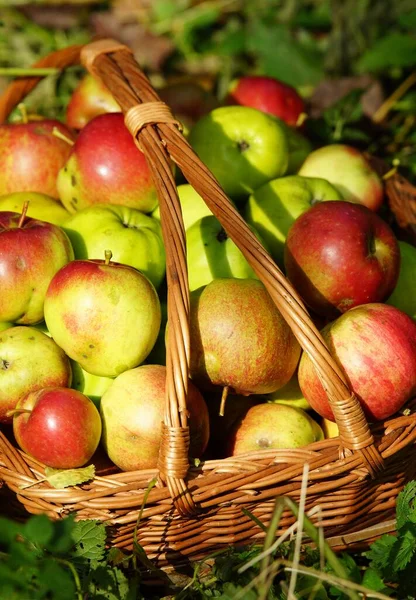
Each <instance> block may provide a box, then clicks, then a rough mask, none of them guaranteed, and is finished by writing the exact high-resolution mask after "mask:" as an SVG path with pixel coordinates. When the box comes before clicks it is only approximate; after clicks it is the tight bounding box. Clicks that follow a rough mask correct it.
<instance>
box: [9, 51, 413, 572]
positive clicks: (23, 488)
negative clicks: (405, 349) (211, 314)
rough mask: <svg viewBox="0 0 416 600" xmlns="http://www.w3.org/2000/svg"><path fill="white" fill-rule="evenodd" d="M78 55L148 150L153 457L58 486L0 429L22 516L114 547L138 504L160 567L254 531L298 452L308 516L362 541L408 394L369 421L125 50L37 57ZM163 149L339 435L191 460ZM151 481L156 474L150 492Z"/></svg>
mask: <svg viewBox="0 0 416 600" xmlns="http://www.w3.org/2000/svg"><path fill="white" fill-rule="evenodd" d="M80 60H81V62H82V64H84V66H85V67H86V68H87V69H88V70H89V71H90V72H92V73H93V74H94V75H95V76H97V77H100V78H101V79H102V80H103V81H104V82H105V84H106V86H107V87H108V89H109V90H110V91H111V93H112V94H113V95H114V97H115V99H116V100H117V102H118V103H119V104H120V106H121V108H122V110H123V112H124V113H125V116H126V124H127V125H128V127H129V129H130V131H131V132H132V135H133V136H134V138H135V140H136V143H137V144H138V145H139V144H140V148H141V149H142V150H143V152H144V153H145V155H146V158H147V161H148V164H149V166H150V169H151V172H152V175H153V179H154V183H155V185H156V188H157V191H158V196H159V202H160V212H161V223H162V230H163V238H164V243H165V247H166V254H167V283H168V319H169V337H168V343H167V373H168V375H167V391H166V410H165V418H164V427H163V435H164V437H163V442H162V444H161V450H160V455H159V464H158V469H155V470H146V471H136V472H125V473H122V472H118V471H114V472H103V473H100V474H99V475H97V476H96V477H95V479H94V480H93V481H92V482H91V483H89V484H86V485H81V486H77V487H72V488H66V489H62V490H57V489H54V488H52V487H50V486H49V485H48V484H47V483H46V482H45V481H44V480H43V477H44V467H43V465H42V464H40V463H39V462H37V461H36V460H34V459H33V458H31V457H29V456H27V455H25V454H24V453H23V452H21V451H20V450H18V449H16V447H15V446H14V445H13V442H12V441H11V440H10V439H8V438H7V437H6V435H5V434H4V433H0V480H1V479H2V480H3V481H4V483H5V484H6V486H7V488H8V489H9V490H11V491H12V492H14V493H15V494H16V497H17V499H18V500H19V502H20V503H21V504H22V506H24V507H25V509H26V510H27V511H28V512H29V513H41V512H42V513H47V514H48V515H49V516H50V517H52V518H59V517H62V516H64V515H67V514H68V513H70V512H74V511H75V512H76V514H77V518H79V519H87V518H88V519H99V520H101V521H104V522H106V523H108V524H110V525H111V527H110V528H109V531H110V535H111V538H110V543H111V544H112V545H114V546H118V547H120V548H126V549H127V548H132V545H133V531H134V529H135V526H136V522H137V519H138V516H139V513H140V509H141V508H142V505H143V503H144V501H145V506H144V509H143V512H142V515H141V519H140V526H139V528H138V532H137V540H138V542H139V543H140V544H141V545H142V546H143V547H144V549H145V550H146V552H147V554H148V556H149V558H151V559H153V560H154V561H155V563H156V564H158V565H159V566H161V567H163V568H168V566H169V565H175V566H177V565H179V564H183V563H186V562H188V561H189V560H194V559H200V558H202V557H206V556H207V555H208V554H210V553H212V552H213V551H215V550H218V549H220V548H224V547H226V546H227V545H230V544H237V543H252V542H254V541H256V540H258V541H260V540H261V539H262V537H263V536H264V532H263V530H262V529H261V528H260V527H259V526H258V525H257V524H256V523H255V522H254V521H253V519H252V518H250V516H248V515H247V512H246V511H243V509H244V508H246V509H248V511H250V512H251V513H252V514H253V515H255V517H257V518H258V519H260V521H262V522H263V523H264V524H265V525H267V523H268V522H269V519H270V516H271V514H272V510H273V506H274V501H275V498H276V497H277V496H279V495H288V496H290V497H292V498H294V499H295V500H298V499H299V496H300V490H301V482H302V473H303V469H304V464H305V463H306V462H307V463H308V464H309V475H308V491H307V497H306V510H309V509H311V508H312V507H313V506H317V505H319V507H320V512H319V515H318V516H319V522H320V523H321V524H322V525H323V526H324V528H325V534H326V536H327V538H328V539H329V540H330V541H331V543H332V544H333V546H335V547H336V548H345V547H348V546H350V545H351V544H353V545H356V544H360V543H362V542H363V541H364V542H365V540H370V539H372V538H374V537H376V536H378V535H379V534H380V533H382V532H384V531H389V530H392V529H393V528H394V512H395V503H396V498H397V494H398V493H399V491H400V490H401V489H402V488H403V486H404V484H405V483H406V482H407V481H409V480H411V479H412V478H414V477H415V476H416V461H415V460H413V452H414V442H415V440H416V417H415V414H414V408H415V406H416V403H412V402H410V403H409V404H408V406H407V410H406V411H405V413H403V414H400V415H398V416H395V417H394V418H391V419H389V420H387V421H386V422H385V423H378V424H377V425H376V426H374V427H371V428H370V426H369V424H368V423H367V421H366V418H365V416H364V413H363V411H362V409H361V406H360V404H359V402H358V401H357V399H356V397H355V396H354V395H353V394H352V393H351V391H350V389H349V387H348V384H347V381H346V379H345V376H344V374H343V372H342V371H341V370H340V368H339V366H338V365H337V363H336V362H335V361H334V359H333V358H332V356H331V355H330V353H329V351H328V349H327V347H326V345H325V343H324V342H323V339H322V337H321V335H320V334H319V332H318V330H317V329H316V327H315V326H314V324H313V322H312V321H311V319H310V317H309V315H308V313H307V311H306V309H305V307H304V305H303V303H302V301H301V299H300V298H299V296H298V295H297V293H296V292H295V291H294V290H293V288H292V286H291V285H290V283H289V282H288V281H287V280H286V278H285V277H284V275H283V274H282V272H281V271H280V270H279V269H278V267H277V266H276V265H275V263H274V262H273V261H272V259H271V258H270V256H269V255H268V254H267V253H266V251H265V250H264V249H263V247H262V246H261V244H260V243H259V241H258V240H257V239H256V238H255V237H254V235H253V234H252V233H251V231H250V229H249V228H248V226H247V225H246V223H245V222H244V220H243V219H242V217H241V216H240V215H239V214H238V212H237V211H236V210H235V209H234V208H233V206H232V205H231V203H230V202H229V200H228V199H227V197H226V196H225V194H224V192H223V191H222V189H221V188H220V186H219V184H218V182H217V181H216V180H215V178H214V177H213V175H212V174H211V173H210V172H209V171H208V170H207V168H206V167H205V166H204V165H203V164H202V163H201V162H200V160H199V159H198V158H197V156H196V155H195V154H194V152H193V151H192V149H191V148H190V146H189V144H188V143H187V141H186V140H185V138H184V137H183V136H182V134H181V133H180V131H179V128H178V126H177V123H176V122H175V121H174V119H173V117H172V115H171V114H170V112H169V110H167V107H166V106H165V105H163V103H160V101H159V98H158V96H157V94H156V93H155V91H154V90H153V89H152V87H151V85H150V83H149V81H148V80H147V78H146V77H145V76H144V74H143V73H142V72H141V70H140V68H139V66H138V65H137V63H136V62H135V60H134V58H133V56H132V53H131V51H130V50H129V49H128V48H127V47H125V46H122V45H120V44H119V43H117V42H114V41H111V40H100V41H98V42H94V43H92V44H89V45H87V46H85V47H83V48H81V47H70V48H67V49H66V50H64V51H59V52H57V53H54V54H52V55H50V56H48V57H46V58H44V59H42V60H41V61H39V63H37V65H36V66H54V67H61V68H64V67H67V66H70V65H73V64H77V63H79V61H80ZM38 80H39V79H38V78H35V77H32V78H25V79H22V80H19V81H16V82H14V83H13V84H12V85H11V86H10V87H9V88H8V90H7V91H6V93H5V94H4V95H3V97H2V98H1V99H0V122H2V121H4V120H5V119H6V118H7V116H8V114H9V113H10V111H11V110H12V108H13V107H14V106H15V105H16V104H17V103H18V102H20V101H21V100H22V98H23V97H24V96H25V95H26V94H27V93H28V92H29V91H30V90H31V89H32V88H33V87H34V86H35V85H36V83H37V82H38ZM170 160H173V161H174V162H175V163H176V164H177V165H178V166H179V167H180V169H181V171H182V173H183V174H184V176H185V177H186V179H187V180H188V182H189V183H190V184H191V185H192V186H193V187H194V188H195V189H196V190H197V192H198V193H199V194H200V195H201V196H202V197H203V198H204V200H205V202H206V203H207V205H208V206H209V208H210V209H211V210H212V212H213V213H214V215H215V216H216V217H217V218H218V219H219V221H220V222H221V224H222V225H223V227H224V228H225V230H226V232H227V234H228V235H229V237H230V238H231V239H232V240H234V242H235V243H236V244H237V245H238V246H239V248H240V249H241V251H242V252H243V254H244V256H245V257H246V259H247V260H248V262H249V263H250V265H251V266H252V267H253V269H254V271H255V272H256V273H257V275H258V277H259V278H260V279H261V280H262V281H263V283H264V285H265V286H266V288H267V290H268V292H269V293H270V295H271V297H272V298H273V300H274V302H275V304H276V305H277V307H278V308H279V310H280V311H281V313H282V315H283V316H284V318H285V319H286V321H287V322H288V323H289V325H290V327H291V328H292V330H293V332H294V334H295V336H296V337H297V339H298V340H299V343H300V344H301V346H302V347H303V349H304V350H305V351H306V352H307V353H308V354H309V356H310V357H311V359H312V361H313V363H314V365H315V368H316V369H317V371H318V373H319V375H320V379H321V381H322V383H323V385H324V387H325V390H326V392H327V395H328V398H329V400H330V402H331V406H332V408H333V411H334V414H335V416H336V421H337V424H338V427H339V431H340V436H339V437H338V438H335V439H329V440H325V441H322V442H319V443H315V444H312V445H310V446H307V447H305V448H301V449H296V450H264V451H261V452H256V453H250V454H247V455H243V456H239V457H233V458H227V459H223V460H210V461H206V462H202V463H201V464H199V465H198V466H191V465H189V460H188V445H189V431H188V427H187V410H186V398H187V381H188V366H189V323H188V318H189V291H188V281H187V270H186V255H185V252H186V250H185V232H184V227H183V222H182V216H181V210H180V203H179V200H178V197H177V192H176V187H175V182H174V179H173V175H172V170H171V168H170ZM154 478H156V479H157V484H156V485H155V486H154V487H152V488H151V489H150V491H149V482H151V481H152V479H154ZM146 495H147V497H146ZM316 518H318V517H316ZM293 521H294V517H293V515H291V514H289V513H288V512H285V513H284V515H283V518H282V520H281V522H280V526H279V527H280V529H279V531H278V532H276V533H277V534H278V533H281V532H282V531H283V530H284V529H285V528H287V527H288V526H289V525H290V524H291V523H292V522H293Z"/></svg>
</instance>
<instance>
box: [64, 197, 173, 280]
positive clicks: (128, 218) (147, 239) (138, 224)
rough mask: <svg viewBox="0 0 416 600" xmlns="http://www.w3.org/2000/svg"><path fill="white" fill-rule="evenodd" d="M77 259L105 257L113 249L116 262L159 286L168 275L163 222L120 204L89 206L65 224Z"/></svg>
mask: <svg viewBox="0 0 416 600" xmlns="http://www.w3.org/2000/svg"><path fill="white" fill-rule="evenodd" d="M62 228H63V229H64V231H65V232H66V233H67V234H68V237H69V239H70V240H71V242H72V246H73V248H74V252H75V258H77V259H85V258H101V257H102V256H104V252H105V250H106V248H111V252H112V253H113V260H114V261H115V262H119V263H122V264H124V265H130V266H131V267H135V268H136V269H138V270H139V271H141V272H142V273H143V274H144V275H146V277H148V278H149V279H150V281H151V282H152V283H153V285H154V286H155V287H159V285H160V283H161V281H162V279H163V278H164V276H165V268H166V256H165V246H164V244H163V239H162V230H161V226H160V222H159V221H158V220H157V219H154V218H153V217H151V216H149V215H145V214H143V213H142V212H141V211H140V210H137V209H135V208H130V207H128V206H120V205H116V204H97V205H95V206H88V207H87V208H84V209H83V210H80V211H79V212H77V213H75V214H74V215H72V216H71V217H70V218H69V219H68V220H67V221H65V223H64V224H63V225H62Z"/></svg>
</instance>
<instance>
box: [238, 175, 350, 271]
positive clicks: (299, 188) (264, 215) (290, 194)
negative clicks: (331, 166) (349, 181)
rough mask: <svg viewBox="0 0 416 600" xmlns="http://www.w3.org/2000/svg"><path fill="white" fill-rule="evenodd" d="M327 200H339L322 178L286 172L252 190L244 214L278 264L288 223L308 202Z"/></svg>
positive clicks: (338, 196) (292, 221)
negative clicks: (287, 173) (286, 174)
mask: <svg viewBox="0 0 416 600" xmlns="http://www.w3.org/2000/svg"><path fill="white" fill-rule="evenodd" d="M327 200H341V194H340V193H339V192H338V191H337V190H336V189H335V188H334V186H333V185H331V184H330V183H329V182H328V181H326V180H325V179H319V178H318V177H301V176H299V175H289V176H288V177H280V178H279V179H273V181H269V182H268V183H265V184H264V185H262V186H261V187H260V188H258V189H257V190H255V192H254V193H253V194H251V196H250V197H249V199H248V202H247V204H246V208H245V218H246V221H247V223H249V224H251V225H252V226H253V227H255V228H256V229H257V231H258V232H259V233H260V235H261V236H262V238H263V239H264V240H265V241H266V243H267V245H268V247H269V248H270V253H271V255H272V257H273V258H274V260H275V261H276V262H277V263H278V264H279V266H280V267H282V266H283V255H284V247H285V240H286V236H287V234H288V231H289V229H290V227H291V226H292V225H293V223H294V222H295V220H296V219H297V218H298V217H299V216H300V215H301V214H302V213H304V212H306V211H307V210H308V209H309V208H310V207H311V206H313V205H314V204H317V203H318V202H324V201H327Z"/></svg>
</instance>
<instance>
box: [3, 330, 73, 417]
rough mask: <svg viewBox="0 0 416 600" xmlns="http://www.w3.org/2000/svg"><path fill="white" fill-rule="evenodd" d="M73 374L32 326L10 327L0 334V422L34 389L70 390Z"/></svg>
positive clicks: (56, 349) (54, 347) (54, 346)
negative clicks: (66, 388)
mask: <svg viewBox="0 0 416 600" xmlns="http://www.w3.org/2000/svg"><path fill="white" fill-rule="evenodd" d="M71 379H72V371H71V366H70V364H69V360H68V357H67V356H66V355H65V352H64V351H63V350H62V349H61V348H60V347H59V346H58V345H57V344H56V343H55V342H54V340H52V339H51V338H49V337H48V336H47V335H45V334H44V333H42V332H41V331H38V330H37V329H35V328H34V327H25V326H23V325H22V326H18V327H11V328H9V329H7V330H5V331H3V332H2V333H1V334H0V423H11V422H12V417H11V416H7V412H8V411H9V410H13V409H14V408H15V407H16V404H17V403H18V402H19V400H21V399H22V398H24V396H26V394H29V393H30V392H34V391H36V390H40V389H42V388H46V387H69V386H70V385H71Z"/></svg>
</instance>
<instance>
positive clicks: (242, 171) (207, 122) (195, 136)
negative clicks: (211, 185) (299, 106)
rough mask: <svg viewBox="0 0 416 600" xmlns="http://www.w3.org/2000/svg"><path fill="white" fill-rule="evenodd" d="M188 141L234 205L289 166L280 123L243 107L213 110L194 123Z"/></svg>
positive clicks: (287, 152)
mask: <svg viewBox="0 0 416 600" xmlns="http://www.w3.org/2000/svg"><path fill="white" fill-rule="evenodd" d="M188 139H189V143H190V144H191V146H192V147H193V149H194V150H195V152H196V153H197V154H198V156H199V158H200V159H201V160H202V162H203V163H205V165H206V166H207V167H208V168H209V169H210V170H211V171H212V173H213V174H214V175H215V177H216V178H217V179H218V181H219V183H220V185H221V186H222V187H223V189H224V191H225V193H226V194H228V195H229V196H230V197H231V198H233V199H234V200H235V202H238V201H239V202H241V201H242V200H245V199H246V198H247V196H248V195H249V194H251V193H252V192H253V191H254V190H255V189H256V188H258V187H260V186H261V185H263V183H266V181H270V180H271V179H274V178H276V177H280V176H282V175H284V174H285V173H286V170H287V167H288V164H289V149H288V140H287V135H286V131H285V128H284V127H283V126H282V124H281V121H279V120H278V119H276V118H274V117H273V116H271V115H268V114H265V113H263V112H261V111H259V110H256V109H255V108H249V107H247V106H222V107H220V108H216V109H214V110H213V111H211V112H210V113H208V114H207V115H205V116H203V117H202V118H201V119H200V120H199V121H197V122H196V123H195V125H194V126H193V127H192V129H191V131H190V132H189V138H188Z"/></svg>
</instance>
